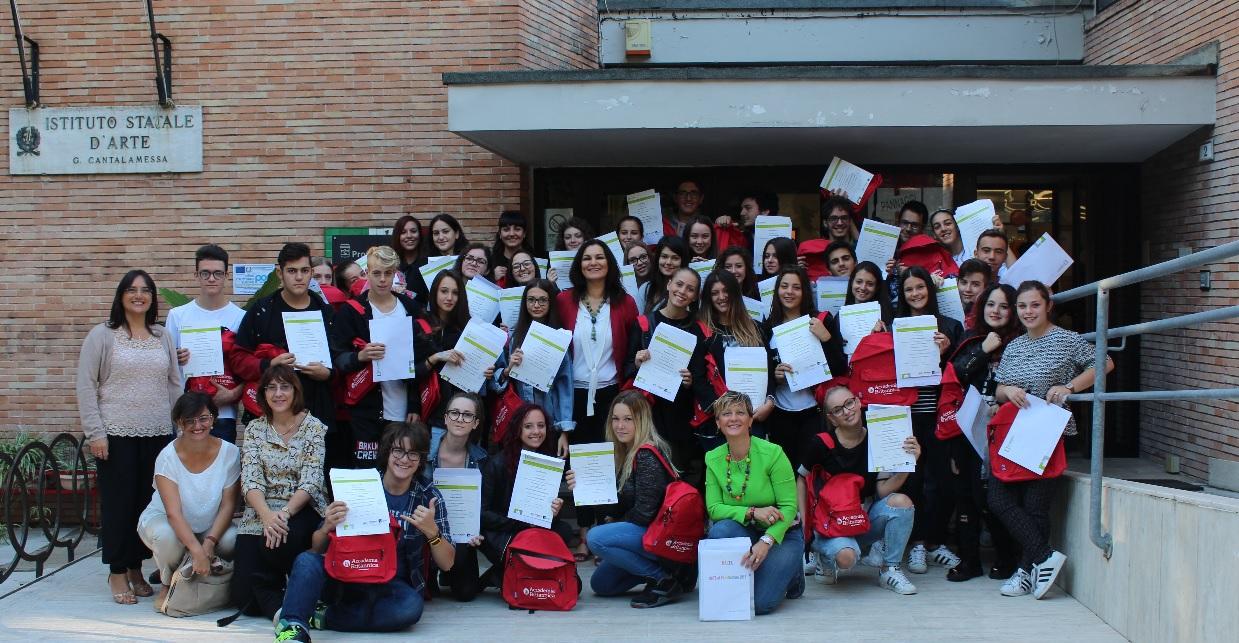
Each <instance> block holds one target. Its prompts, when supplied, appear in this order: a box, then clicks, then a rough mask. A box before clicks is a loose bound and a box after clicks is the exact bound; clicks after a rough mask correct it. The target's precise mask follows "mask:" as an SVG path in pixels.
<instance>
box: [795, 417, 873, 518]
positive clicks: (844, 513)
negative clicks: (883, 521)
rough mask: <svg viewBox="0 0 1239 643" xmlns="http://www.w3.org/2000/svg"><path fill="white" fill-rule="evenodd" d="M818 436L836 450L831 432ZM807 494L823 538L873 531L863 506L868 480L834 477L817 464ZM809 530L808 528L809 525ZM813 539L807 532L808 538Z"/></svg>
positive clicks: (844, 475)
mask: <svg viewBox="0 0 1239 643" xmlns="http://www.w3.org/2000/svg"><path fill="white" fill-rule="evenodd" d="M817 437H818V439H819V440H821V441H822V443H823V444H825V445H826V448H828V449H834V448H835V440H834V438H833V437H832V436H831V435H830V434H829V433H827V432H824V431H823V432H822V433H818V434H817ZM805 483H806V485H807V486H808V489H807V491H808V493H806V494H805V496H806V498H807V500H808V503H809V507H808V511H807V512H806V513H807V514H808V516H809V517H810V520H809V522H810V523H811V525H812V529H813V533H816V534H817V535H819V536H822V537H823V538H839V537H844V536H859V535H861V534H866V533H868V532H869V514H868V513H866V512H865V508H864V506H863V505H862V504H861V497H860V494H861V492H862V490H863V489H864V488H865V478H864V477H863V476H860V475H857V474H855V473H836V474H834V475H831V474H830V473H829V472H828V471H826V470H825V469H823V468H822V467H821V466H820V465H814V467H813V470H812V471H810V472H809V476H808V478H806V480H805ZM806 531H807V525H806ZM810 536H812V534H811V533H806V534H805V538H806V539H807V538H809V537H810Z"/></svg>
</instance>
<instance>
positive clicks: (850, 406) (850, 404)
mask: <svg viewBox="0 0 1239 643" xmlns="http://www.w3.org/2000/svg"><path fill="white" fill-rule="evenodd" d="M858 403H859V400H857V399H856V398H855V397H850V398H848V400H847V401H846V402H844V403H843V404H840V405H838V406H832V407H830V414H831V415H843V414H844V413H851V412H852V411H855V410H856V405H857V404H858Z"/></svg>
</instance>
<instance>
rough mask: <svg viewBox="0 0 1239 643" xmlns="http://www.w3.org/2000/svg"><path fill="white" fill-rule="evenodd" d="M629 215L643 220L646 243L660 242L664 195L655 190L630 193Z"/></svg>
mask: <svg viewBox="0 0 1239 643" xmlns="http://www.w3.org/2000/svg"><path fill="white" fill-rule="evenodd" d="M627 200H628V216H631V217H636V218H637V219H639V220H640V221H641V227H642V229H643V230H645V242H646V243H658V240H659V239H661V238H662V237H663V206H662V197H661V196H660V195H659V194H658V193H657V192H655V191H654V190H645V191H643V192H637V193H636V194H629V195H628V198H627Z"/></svg>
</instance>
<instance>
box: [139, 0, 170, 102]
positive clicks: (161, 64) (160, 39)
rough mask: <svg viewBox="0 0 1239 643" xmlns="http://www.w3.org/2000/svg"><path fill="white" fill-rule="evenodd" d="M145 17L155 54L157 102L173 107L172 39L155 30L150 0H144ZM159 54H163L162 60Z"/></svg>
mask: <svg viewBox="0 0 1239 643" xmlns="http://www.w3.org/2000/svg"><path fill="white" fill-rule="evenodd" d="M146 18H147V22H149V23H150V26H151V52H152V53H153V54H154V56H155V91H156V92H157V93H158V94H159V104H160V105H162V106H164V107H174V105H173V103H172V41H171V40H168V37H167V36H165V35H163V34H161V33H159V32H158V31H156V30H155V8H154V7H153V6H152V1H151V0H146ZM161 45H162V47H161ZM161 49H162V51H161ZM160 54H162V55H163V56H162V60H161V58H160Z"/></svg>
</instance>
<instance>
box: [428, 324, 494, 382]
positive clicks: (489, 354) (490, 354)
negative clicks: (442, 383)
mask: <svg viewBox="0 0 1239 643" xmlns="http://www.w3.org/2000/svg"><path fill="white" fill-rule="evenodd" d="M507 342H508V334H507V333H505V332H503V330H502V329H501V328H499V327H498V326H495V325H494V324H490V323H487V322H483V321H478V320H477V319H470V320H469V324H468V325H466V326H465V330H464V332H463V333H461V334H460V340H459V341H457V342H456V346H455V349H456V350H457V351H460V352H461V354H463V355H464V356H465V360H464V361H463V362H461V364H460V366H457V365H455V364H451V363H448V364H444V365H443V370H441V371H439V375H440V376H441V377H442V378H443V379H445V380H447V381H449V382H451V383H452V384H455V385H456V386H457V387H459V388H460V389H461V390H462V391H470V392H472V393H477V392H478V391H480V390H482V385H483V384H485V383H486V374H485V371H486V369H487V368H490V367H491V366H494V365H495V361H496V360H498V359H499V354H500V353H502V352H503V346H504V345H505V344H507Z"/></svg>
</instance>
